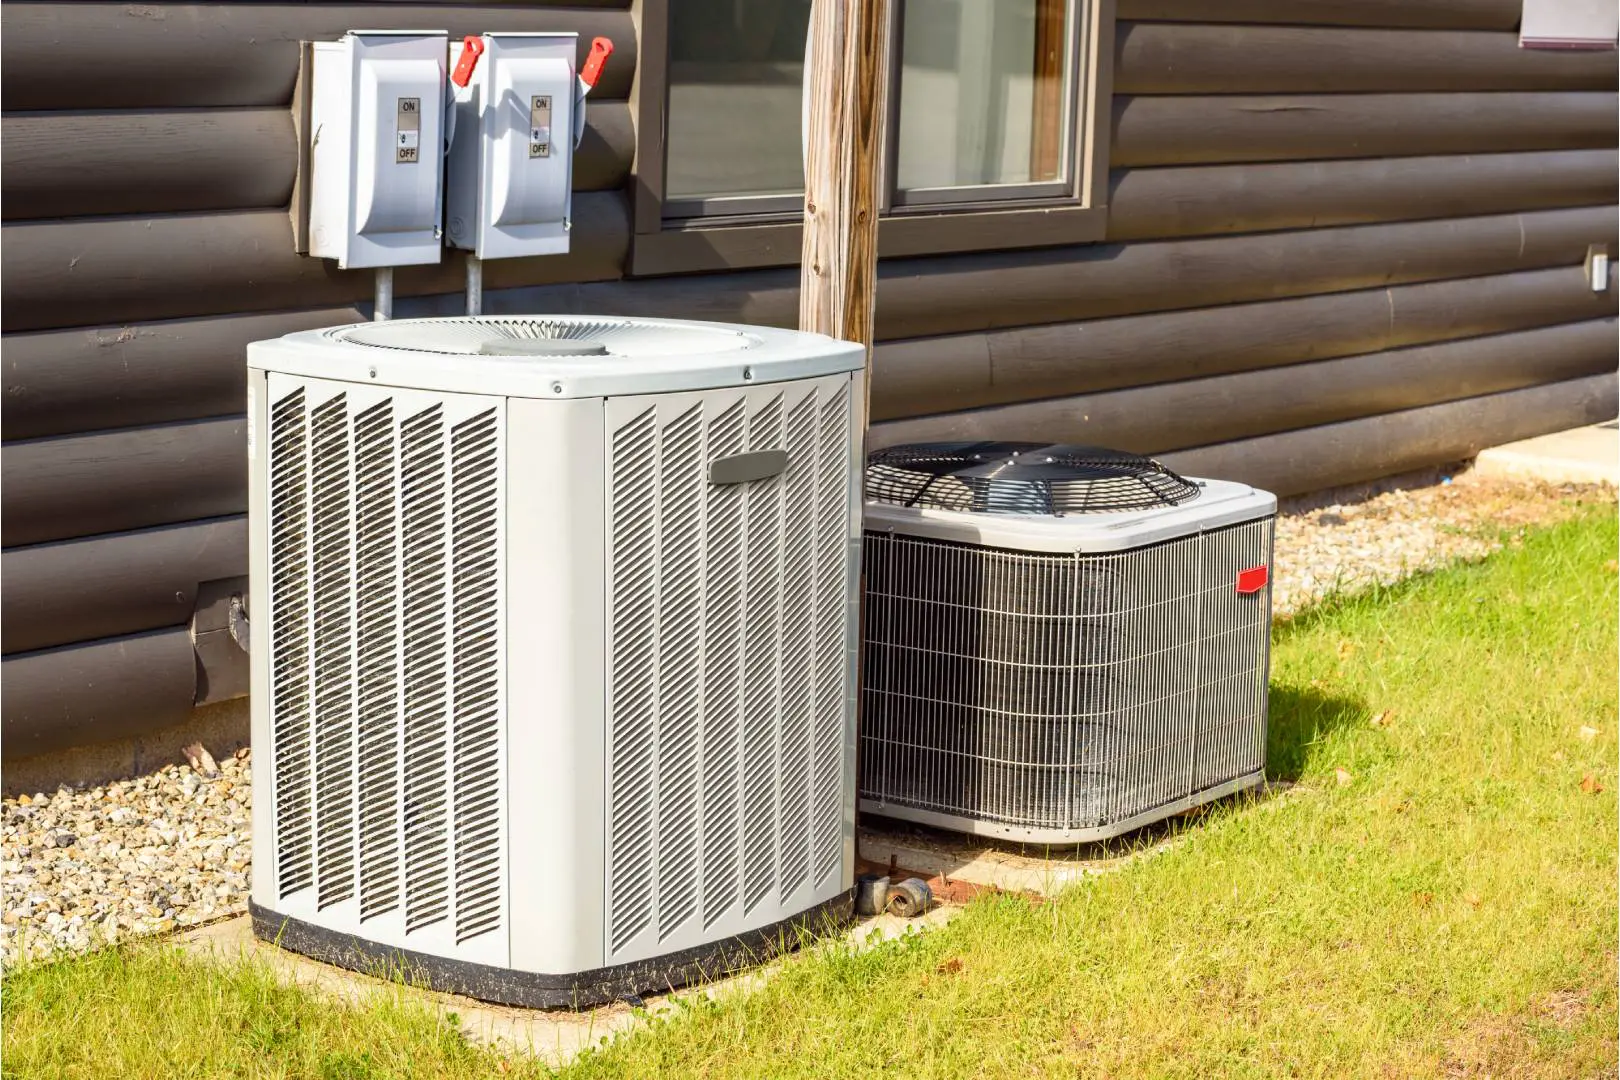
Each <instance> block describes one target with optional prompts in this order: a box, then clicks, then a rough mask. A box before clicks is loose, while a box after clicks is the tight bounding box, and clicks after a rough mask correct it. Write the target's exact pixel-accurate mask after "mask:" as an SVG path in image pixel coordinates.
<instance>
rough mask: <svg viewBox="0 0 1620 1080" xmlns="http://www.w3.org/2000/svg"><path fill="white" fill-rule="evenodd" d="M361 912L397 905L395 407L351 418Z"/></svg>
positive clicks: (384, 405) (381, 406)
mask: <svg viewBox="0 0 1620 1080" xmlns="http://www.w3.org/2000/svg"><path fill="white" fill-rule="evenodd" d="M354 458H355V465H354V473H355V477H354V519H355V569H356V583H357V584H356V589H355V673H356V685H355V694H356V710H357V713H358V726H359V733H358V741H359V750H360V763H359V791H358V804H359V811H358V822H359V828H358V834H359V864H360V875H359V876H360V917H361V918H362V919H365V918H370V917H372V916H374V915H379V914H382V913H384V912H389V911H395V910H397V909H398V907H399V820H398V818H399V812H400V797H399V796H400V791H399V784H400V770H399V743H400V713H399V663H400V657H399V592H398V580H397V577H398V574H399V527H398V524H399V515H398V511H397V499H398V495H399V493H398V467H399V461H398V451H397V448H396V443H395V431H394V406H393V402H392V401H389V400H384V401H379V402H377V403H376V404H375V405H372V406H371V407H370V408H368V409H365V410H364V411H362V412H360V413H359V414H357V415H356V416H355V419H354Z"/></svg>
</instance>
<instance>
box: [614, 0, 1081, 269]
mask: <svg viewBox="0 0 1620 1080" xmlns="http://www.w3.org/2000/svg"><path fill="white" fill-rule="evenodd" d="M889 3H890V24H891V25H890V38H891V42H890V57H889V61H890V62H889V86H888V88H887V94H888V115H887V118H886V123H885V126H884V151H883V159H882V162H881V164H880V211H881V213H882V215H883V216H882V219H881V221H880V225H879V250H880V253H881V254H883V255H890V256H892V255H906V254H923V253H935V252H937V253H944V252H950V251H973V250H984V249H994V248H1013V247H1028V246H1039V245H1049V244H1063V243H1078V242H1084V241H1088V240H1095V239H1100V238H1101V236H1102V231H1103V223H1104V219H1103V214H1104V213H1105V212H1106V208H1105V207H1104V206H1103V195H1104V193H1105V192H1106V177H1107V162H1106V148H1107V112H1108V110H1107V101H1108V88H1107V86H1106V85H1099V84H1100V83H1101V82H1102V81H1103V76H1104V75H1105V73H1106V70H1107V68H1108V64H1107V63H1106V62H1099V61H1106V60H1107V59H1108V58H1110V57H1111V52H1112V30H1113V18H1112V3H1111V0H889ZM809 20H810V0H643V35H642V39H643V48H644V49H645V50H646V53H647V54H648V55H646V56H645V57H644V59H643V61H642V63H643V64H644V65H645V66H644V68H643V71H644V83H643V86H644V89H643V94H644V96H643V98H642V101H641V105H640V110H641V122H640V124H639V126H638V132H639V135H638V139H639V143H638V147H637V162H638V165H637V172H638V179H639V181H640V183H639V185H638V187H639V191H638V198H637V205H636V224H635V228H636V233H637V236H636V239H635V244H634V248H633V252H632V260H631V269H632V272H633V273H639V274H649V273H672V272H681V271H688V270H709V269H724V268H731V267H742V266H778V265H791V264H793V263H796V262H797V261H798V256H799V217H800V213H801V211H802V202H803V190H804V164H803V161H802V158H801V121H802V110H803V87H804V76H805V72H804V46H805V36H806V32H807V29H808V26H809ZM660 105H662V106H663V109H664V115H663V121H664V122H663V124H662V125H659V124H657V123H653V122H649V121H650V120H652V119H653V118H654V116H655V111H656V110H657V108H658V107H659V106H660Z"/></svg>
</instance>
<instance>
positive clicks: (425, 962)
mask: <svg viewBox="0 0 1620 1080" xmlns="http://www.w3.org/2000/svg"><path fill="white" fill-rule="evenodd" d="M248 911H249V913H250V914H251V915H252V916H253V933H254V935H255V936H256V937H258V938H260V939H262V940H264V941H268V942H272V943H273V944H276V945H280V946H281V947H282V948H284V949H291V950H292V951H293V952H296V953H302V954H304V955H305V956H308V957H311V958H313V959H316V960H321V961H324V962H325V963H328V964H335V965H337V966H338V967H342V968H348V969H349V970H351V971H359V972H364V973H365V974H368V975H376V976H379V977H382V978H388V979H403V980H404V981H406V982H410V983H413V984H415V985H418V986H425V987H427V988H428V989H430V990H437V991H440V992H441V993H446V994H461V995H463V996H465V997H470V998H477V999H478V1000H479V1001H488V1002H493V1003H494V1004H497V1005H518V1006H522V1007H523V1008H529V1009H586V1008H590V1007H592V1006H595V1005H603V1004H606V1003H608V1002H610V1001H622V1000H624V999H626V998H635V997H640V996H641V995H643V994H654V993H663V992H665V991H669V990H678V989H680V988H681V987H683V986H689V985H691V984H692V983H696V982H705V981H710V980H713V979H719V978H724V977H725V976H727V975H732V974H735V973H736V972H738V971H741V970H743V969H745V968H749V967H753V966H754V965H756V964H760V963H762V962H764V961H766V960H769V959H771V958H772V957H776V956H780V955H782V954H784V953H789V952H792V951H793V950H794V949H797V948H798V947H799V946H800V945H802V944H804V943H805V941H806V940H807V939H808V937H809V936H815V935H819V934H826V933H830V932H834V931H837V930H840V929H843V928H844V927H846V926H848V925H849V924H850V923H851V922H853V921H854V914H855V890H854V889H849V890H847V891H845V892H842V893H839V894H838V895H837V896H835V897H833V898H832V899H831V900H825V901H823V902H821V903H819V904H817V905H816V906H815V907H812V908H809V909H808V910H805V911H802V912H800V913H799V914H797V915H794V916H791V917H790V918H786V919H783V920H781V921H780V922H774V923H771V924H770V925H769V926H762V927H760V928H759V929H757V930H749V931H747V932H746V933H742V934H738V935H736V936H735V937H728V938H722V939H720V940H719V941H711V942H707V943H705V944H703V945H696V946H693V947H692V948H690V949H682V950H680V951H679V952H673V953H667V954H665V955H663V956H657V957H653V958H651V959H648V960H638V961H635V962H634V963H629V964H617V965H614V966H613V967H605V968H597V969H596V970H594V971H581V972H578V973H575V974H571V975H546V974H542V973H540V972H535V971H517V970H515V969H512V968H503V967H493V966H491V965H489V964H473V963H469V962H467V961H465V960H452V959H449V958H447V957H443V956H431V955H429V954H427V953H420V952H415V951H413V950H410V949H398V948H395V947H393V946H391V945H382V944H379V943H377V942H375V941H368V940H366V939H365V938H363V937H359V936H357V935H355V934H347V933H343V932H341V931H338V930H328V929H327V928H325V927H323V926H316V925H314V924H313V923H307V922H304V921H303V920H301V919H294V918H290V917H288V916H285V915H278V914H276V913H275V912H274V911H271V910H270V909H268V908H264V907H260V906H259V905H258V904H254V903H249V904H248Z"/></svg>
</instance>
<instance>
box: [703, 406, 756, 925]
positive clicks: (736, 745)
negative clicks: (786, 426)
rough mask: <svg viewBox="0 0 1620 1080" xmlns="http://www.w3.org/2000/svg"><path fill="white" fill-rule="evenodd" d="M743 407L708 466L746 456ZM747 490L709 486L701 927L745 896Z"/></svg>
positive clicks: (720, 436) (733, 411)
mask: <svg viewBox="0 0 1620 1080" xmlns="http://www.w3.org/2000/svg"><path fill="white" fill-rule="evenodd" d="M744 409H745V405H744V402H743V401H742V400H741V399H740V398H739V399H738V400H736V401H734V402H732V403H731V404H729V405H727V406H725V408H724V409H723V410H722V411H721V413H720V415H719V416H718V417H716V418H715V419H714V420H713V422H712V423H711V425H710V427H709V457H710V459H711V460H712V459H714V458H720V457H729V456H731V455H733V454H738V453H741V452H742V449H743V428H744V422H745V412H744ZM746 491H747V489H746V488H745V487H744V486H743V485H740V484H711V485H709V489H708V493H707V495H706V497H705V507H704V510H705V517H706V519H707V521H706V526H707V537H708V541H707V544H706V545H705V551H704V554H705V557H706V559H707V560H708V564H707V566H706V567H704V582H705V585H704V591H705V595H704V652H705V656H704V672H703V677H704V689H703V858H704V866H703V922H704V925H705V926H709V925H712V924H713V923H714V922H715V920H717V919H719V918H721V917H722V916H724V915H725V914H726V913H727V912H729V911H730V910H731V909H732V907H733V906H734V905H735V904H736V903H737V900H738V897H739V896H740V892H739V889H740V885H741V878H740V873H741V865H740V863H739V861H738V857H739V855H740V853H741V850H742V835H741V830H740V828H739V818H738V814H739V812H740V810H741V806H740V803H739V801H738V795H739V793H740V791H741V779H742V717H743V712H742V635H743V560H744V552H745V551H746V550H747V535H746V533H745V531H744V527H745V519H744V516H743V508H744V504H745V501H746V499H745V495H746Z"/></svg>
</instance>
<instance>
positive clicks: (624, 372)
mask: <svg viewBox="0 0 1620 1080" xmlns="http://www.w3.org/2000/svg"><path fill="white" fill-rule="evenodd" d="M864 364H865V350H864V349H863V348H862V347H861V346H860V345H856V344H853V343H851V342H847V341H838V340H836V339H834V338H830V337H825V336H823V335H821V334H807V333H801V332H798V331H794V330H778V329H775V328H772V327H762V326H741V325H736V324H731V323H709V322H686V321H682V320H676V319H639V318H636V319H632V318H617V317H606V316H592V315H526V316H517V315H485V316H466V317H458V318H441V319H400V320H397V321H390V322H370V323H354V324H351V325H348V326H334V327H330V328H328V329H325V330H306V331H301V332H299V333H294V334H288V335H287V336H285V337H282V338H276V339H274V340H271V341H259V342H254V343H253V344H251V345H249V346H248V366H249V367H251V368H255V369H259V370H264V371H276V372H283V373H285V374H290V375H303V376H308V377H318V378H325V379H338V380H342V381H347V382H361V383H375V384H377V385H381V386H397V387H406V388H410V389H418V390H438V391H443V392H447V393H479V394H496V395H502V396H506V397H535V398H578V397H616V396H620V395H625V394H658V393H672V392H675V391H681V390H712V389H720V388H723V387H728V386H752V385H755V384H758V383H776V382H788V381H792V380H796V379H808V378H815V377H817V376H821V375H832V374H837V373H840V372H850V371H859V370H860V369H861V368H862V367H863V366H864Z"/></svg>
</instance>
